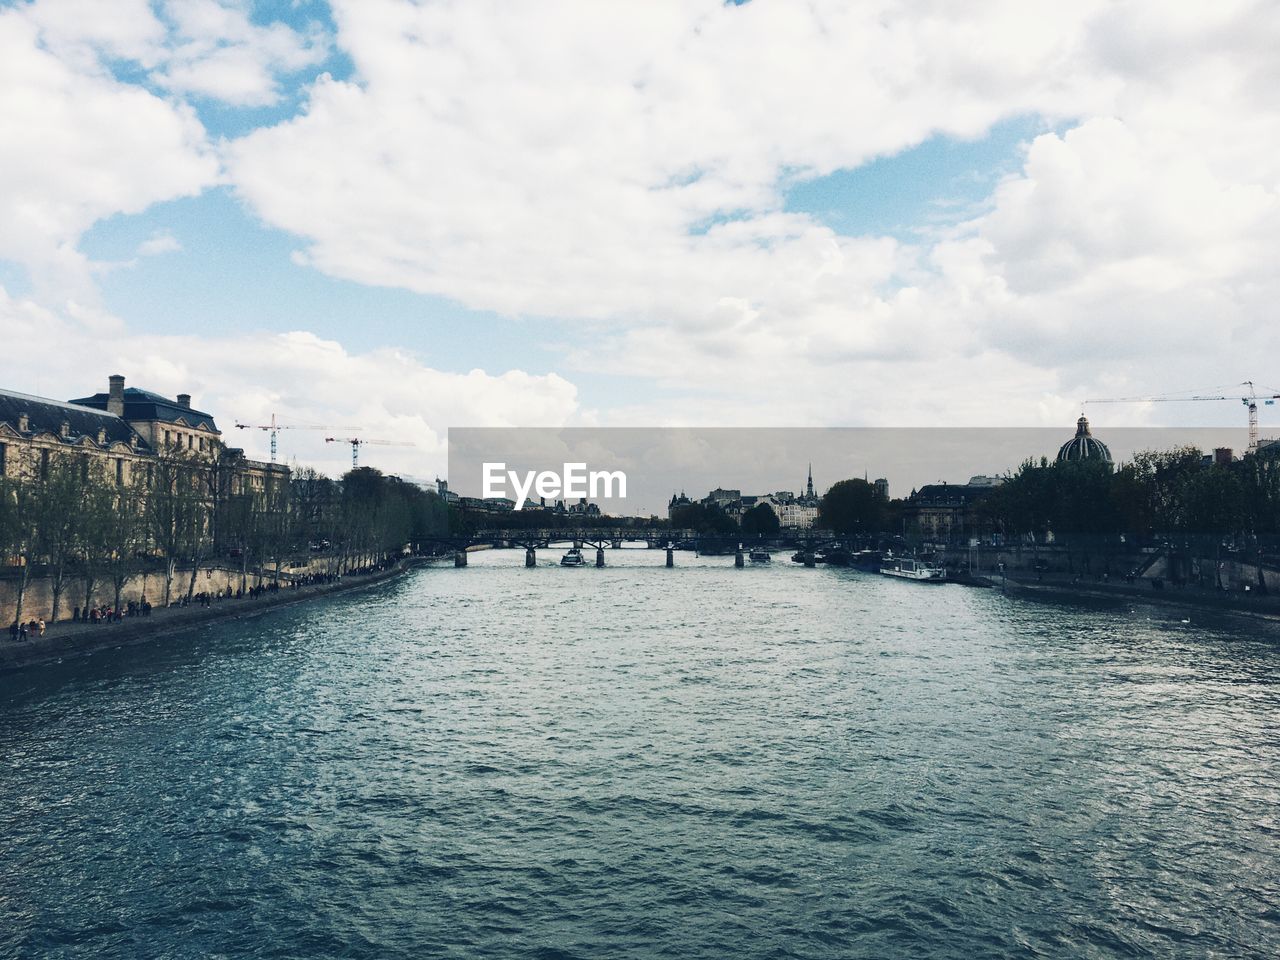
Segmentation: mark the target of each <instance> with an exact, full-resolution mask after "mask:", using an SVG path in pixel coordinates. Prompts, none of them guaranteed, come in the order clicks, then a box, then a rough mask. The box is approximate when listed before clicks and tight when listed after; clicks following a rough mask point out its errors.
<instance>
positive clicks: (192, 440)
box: [187, 433, 195, 450]
mask: <svg viewBox="0 0 1280 960" xmlns="http://www.w3.org/2000/svg"><path fill="white" fill-rule="evenodd" d="M193 446H195V438H194V437H193V436H192V435H191V434H189V433H188V434H187V449H188V450H190V449H191V448H192V447H193Z"/></svg>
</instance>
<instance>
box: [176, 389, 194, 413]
mask: <svg viewBox="0 0 1280 960" xmlns="http://www.w3.org/2000/svg"><path fill="white" fill-rule="evenodd" d="M178 406H180V407H181V408H182V409H183V410H190V409H191V394H189V393H180V394H178Z"/></svg>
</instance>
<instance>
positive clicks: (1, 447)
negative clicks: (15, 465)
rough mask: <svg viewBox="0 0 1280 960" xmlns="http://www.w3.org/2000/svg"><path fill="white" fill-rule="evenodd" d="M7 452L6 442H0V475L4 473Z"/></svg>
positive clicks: (6, 463)
mask: <svg viewBox="0 0 1280 960" xmlns="http://www.w3.org/2000/svg"><path fill="white" fill-rule="evenodd" d="M8 454H9V447H8V446H7V445H6V444H3V443H0V477H3V476H4V475H5V468H6V467H7V466H8V460H7V459H6V458H7V457H8Z"/></svg>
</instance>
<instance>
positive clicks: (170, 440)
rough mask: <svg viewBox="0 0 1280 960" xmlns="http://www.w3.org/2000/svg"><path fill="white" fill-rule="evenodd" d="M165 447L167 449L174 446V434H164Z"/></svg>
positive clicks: (167, 432)
mask: <svg viewBox="0 0 1280 960" xmlns="http://www.w3.org/2000/svg"><path fill="white" fill-rule="evenodd" d="M164 445H165V446H166V447H172V446H173V434H171V433H170V432H169V431H168V430H166V431H165V432H164Z"/></svg>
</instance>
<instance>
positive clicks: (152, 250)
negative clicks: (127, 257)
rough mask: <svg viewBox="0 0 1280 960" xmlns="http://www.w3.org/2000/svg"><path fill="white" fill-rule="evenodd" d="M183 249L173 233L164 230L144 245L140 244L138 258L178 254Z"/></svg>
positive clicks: (144, 241)
mask: <svg viewBox="0 0 1280 960" xmlns="http://www.w3.org/2000/svg"><path fill="white" fill-rule="evenodd" d="M181 249H182V243H181V242H180V241H179V240H178V238H177V237H175V236H174V235H173V234H172V233H169V232H168V231H165V230H162V231H158V232H156V233H153V234H152V235H151V236H150V237H148V238H147V239H146V240H143V241H142V243H140V244H138V256H140V257H155V256H159V255H160V254H162V253H177V252H178V251H179V250H181Z"/></svg>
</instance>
